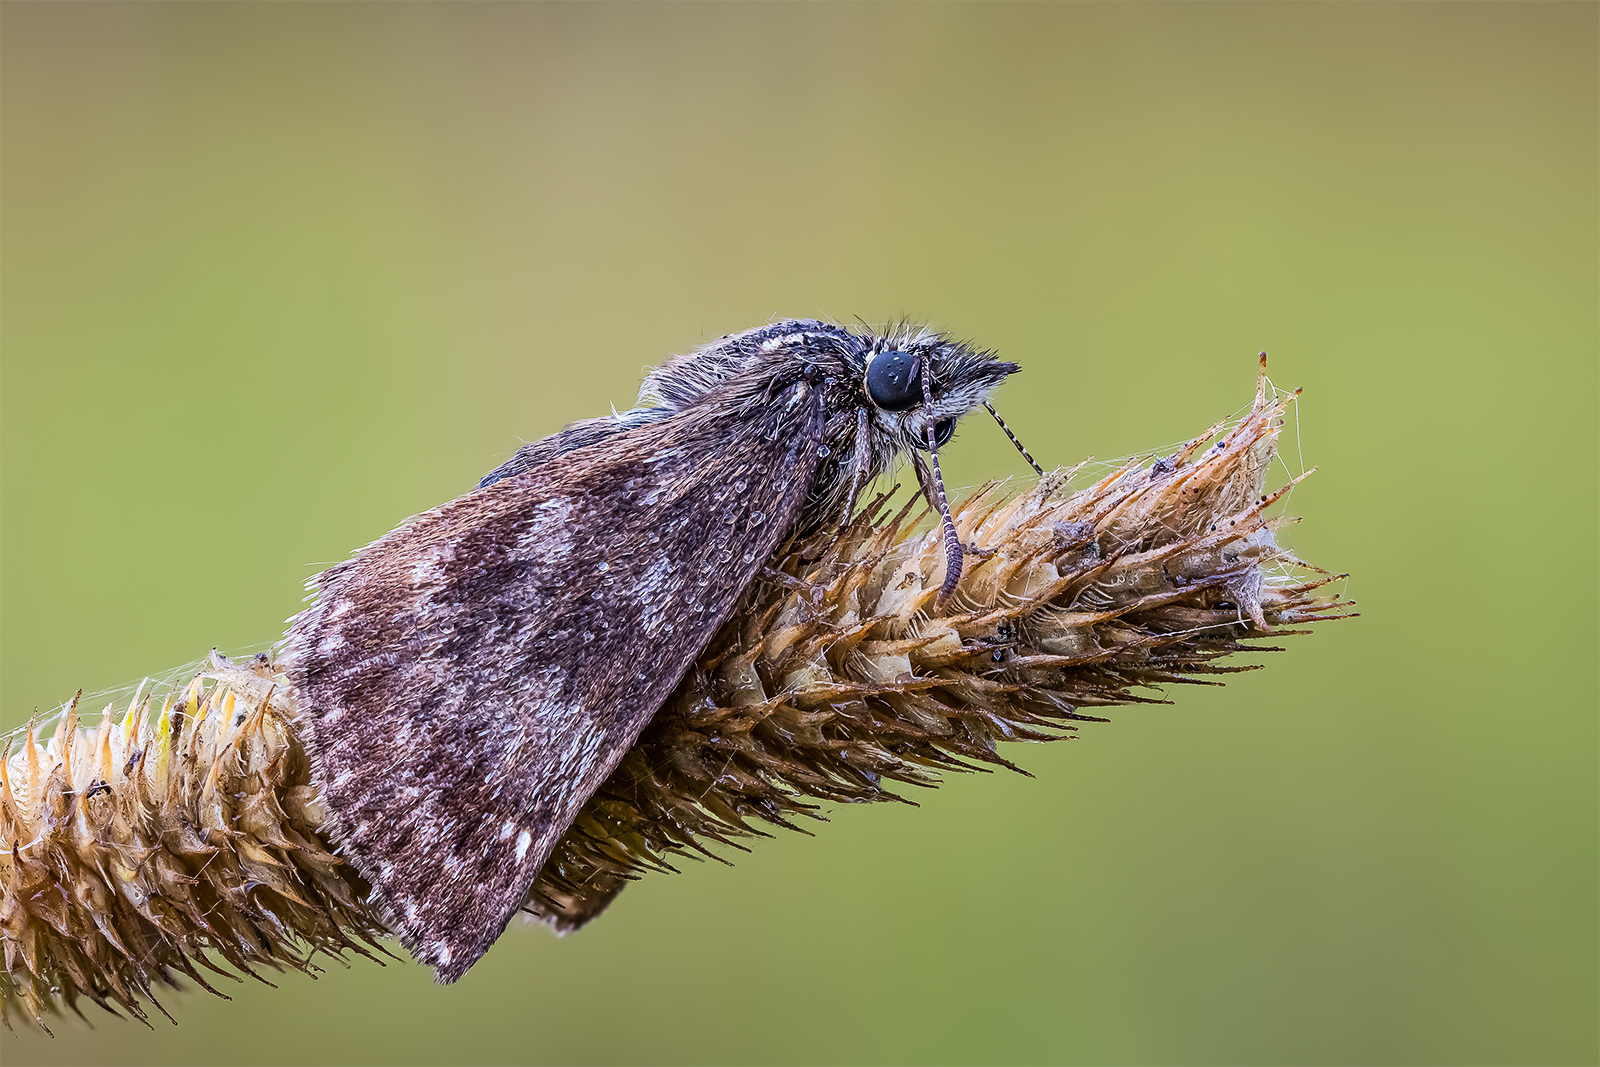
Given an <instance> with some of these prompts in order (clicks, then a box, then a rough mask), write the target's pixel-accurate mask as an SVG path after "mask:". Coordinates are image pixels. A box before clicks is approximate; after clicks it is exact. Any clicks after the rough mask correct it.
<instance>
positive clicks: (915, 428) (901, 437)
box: [861, 332, 1022, 450]
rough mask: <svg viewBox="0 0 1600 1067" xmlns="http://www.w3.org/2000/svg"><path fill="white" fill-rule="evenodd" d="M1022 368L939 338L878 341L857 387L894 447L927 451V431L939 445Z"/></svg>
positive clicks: (921, 336)
mask: <svg viewBox="0 0 1600 1067" xmlns="http://www.w3.org/2000/svg"><path fill="white" fill-rule="evenodd" d="M1021 369H1022V368H1020V367H1018V366H1017V365H1016V364H1015V363H1006V362H1004V361H1002V360H998V359H995V358H993V357H992V356H991V355H989V353H987V352H982V351H978V350H975V349H972V348H970V347H968V346H966V345H963V344H960V343H959V342H955V341H951V340H949V339H947V338H944V337H941V336H939V335H938V334H932V333H927V332H920V333H917V334H914V335H909V336H907V335H904V334H902V335H900V336H892V335H891V336H889V337H884V338H880V339H877V340H876V341H875V343H874V344H873V345H872V348H871V350H870V351H869V352H868V353H867V359H866V366H865V369H864V371H863V374H862V379H861V388H862V391H863V392H864V393H865V394H866V398H867V400H868V402H869V403H870V404H871V412H872V415H873V417H874V421H875V422H876V423H877V427H878V430H879V432H880V433H882V434H884V435H885V436H886V437H888V438H889V439H890V440H891V441H892V442H893V443H894V445H895V446H898V447H900V448H905V447H911V448H920V449H923V450H927V448H928V433H927V431H928V430H930V429H931V430H932V431H933V445H934V447H936V448H937V447H940V446H942V445H944V443H945V442H946V441H948V440H950V437H951V435H952V434H953V433H955V427H956V422H957V420H959V419H960V418H961V417H962V416H963V415H965V414H967V413H968V412H969V411H972V410H974V409H976V408H979V407H982V406H984V405H985V404H987V403H988V401H989V394H991V393H992V392H994V390H995V388H996V387H997V386H998V385H999V384H1000V383H1001V382H1002V381H1004V380H1005V379H1006V377H1007V376H1008V375H1011V374H1015V373H1016V372H1017V371H1019V370H1021Z"/></svg>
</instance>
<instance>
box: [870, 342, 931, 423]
mask: <svg viewBox="0 0 1600 1067" xmlns="http://www.w3.org/2000/svg"><path fill="white" fill-rule="evenodd" d="M867 395H868V396H870V397H871V398H872V402H873V403H874V404H876V405H878V406H879V407H880V408H882V409H883V410H885V411H904V410H906V409H907V408H909V407H913V406H915V405H916V404H917V403H918V402H919V401H921V400H922V360H920V359H918V358H917V357H916V356H913V355H912V354H911V353H910V352H879V353H878V354H877V355H876V356H873V357H872V362H871V363H869V364H867Z"/></svg>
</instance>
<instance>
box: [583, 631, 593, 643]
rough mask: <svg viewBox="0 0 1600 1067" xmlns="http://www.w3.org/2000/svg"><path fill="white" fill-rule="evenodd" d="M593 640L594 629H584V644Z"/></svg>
mask: <svg viewBox="0 0 1600 1067" xmlns="http://www.w3.org/2000/svg"><path fill="white" fill-rule="evenodd" d="M593 640H594V631H593V630H585V631H583V643H584V644H586V645H587V644H588V643H589V642H590V641H593Z"/></svg>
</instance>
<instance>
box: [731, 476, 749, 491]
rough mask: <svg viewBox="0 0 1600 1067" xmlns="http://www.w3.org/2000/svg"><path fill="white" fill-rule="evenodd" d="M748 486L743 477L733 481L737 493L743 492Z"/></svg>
mask: <svg viewBox="0 0 1600 1067" xmlns="http://www.w3.org/2000/svg"><path fill="white" fill-rule="evenodd" d="M746 488H748V486H746V485H745V484H744V481H743V479H741V480H739V481H737V482H734V483H733V491H734V492H735V493H742V492H744V491H745V489H746Z"/></svg>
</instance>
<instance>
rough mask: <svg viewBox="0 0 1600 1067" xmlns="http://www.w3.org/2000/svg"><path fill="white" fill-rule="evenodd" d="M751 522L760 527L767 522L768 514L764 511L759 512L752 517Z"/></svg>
mask: <svg viewBox="0 0 1600 1067" xmlns="http://www.w3.org/2000/svg"><path fill="white" fill-rule="evenodd" d="M750 521H751V522H753V523H755V524H756V525H757V526H760V525H761V524H762V523H764V522H766V521H767V513H766V512H764V511H758V512H756V513H755V514H753V515H751V516H750Z"/></svg>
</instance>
